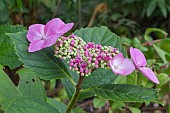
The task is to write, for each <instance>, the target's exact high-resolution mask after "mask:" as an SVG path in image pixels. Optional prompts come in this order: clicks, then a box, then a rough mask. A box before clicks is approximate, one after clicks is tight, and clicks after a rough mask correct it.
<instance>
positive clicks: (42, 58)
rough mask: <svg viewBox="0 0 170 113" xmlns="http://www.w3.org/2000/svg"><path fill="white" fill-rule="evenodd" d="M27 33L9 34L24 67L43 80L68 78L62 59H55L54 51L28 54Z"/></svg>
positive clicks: (44, 50) (50, 49) (48, 50)
mask: <svg viewBox="0 0 170 113" xmlns="http://www.w3.org/2000/svg"><path fill="white" fill-rule="evenodd" d="M26 33H27V32H26V31H25V32H18V33H10V34H8V35H9V36H10V37H11V38H12V39H13V42H14V45H15V49H16V51H17V54H18V56H19V59H20V60H21V61H22V62H23V63H24V67H26V68H27V69H29V70H31V71H32V72H35V73H36V75H37V76H39V77H40V78H42V79H55V78H56V79H60V78H66V77H67V76H69V75H68V70H67V69H66V67H65V65H64V64H63V62H62V61H61V60H60V59H57V58H56V57H54V50H53V49H52V48H46V49H43V50H40V51H38V52H34V53H30V52H28V45H29V43H28V41H27V39H26Z"/></svg>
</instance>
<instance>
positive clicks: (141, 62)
mask: <svg viewBox="0 0 170 113" xmlns="http://www.w3.org/2000/svg"><path fill="white" fill-rule="evenodd" d="M130 55H131V58H132V60H133V63H134V65H135V67H136V68H137V69H138V70H139V71H141V73H142V74H143V75H144V76H145V77H146V78H148V79H149V80H151V81H152V82H154V83H156V84H159V80H158V79H157V77H156V75H155V73H154V72H153V71H152V70H151V69H150V68H148V67H146V64H147V62H146V58H145V56H144V54H143V53H142V52H141V51H140V50H139V49H136V48H133V47H131V48H130Z"/></svg>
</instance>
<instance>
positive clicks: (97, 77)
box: [79, 68, 117, 100]
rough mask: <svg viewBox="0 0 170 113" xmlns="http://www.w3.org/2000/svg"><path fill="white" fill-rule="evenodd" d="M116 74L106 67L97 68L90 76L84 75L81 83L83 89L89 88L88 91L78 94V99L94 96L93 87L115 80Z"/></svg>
mask: <svg viewBox="0 0 170 113" xmlns="http://www.w3.org/2000/svg"><path fill="white" fill-rule="evenodd" d="M116 78H117V75H115V74H114V73H113V72H112V71H111V70H106V69H101V68H99V69H97V70H95V71H94V72H93V73H92V74H91V75H90V76H88V77H85V78H84V81H83V83H82V88H83V89H88V88H91V89H92V90H89V92H85V93H84V92H83V93H81V95H80V98H79V99H80V100H82V99H85V98H88V97H91V96H94V95H95V92H94V91H93V87H95V86H100V85H102V84H111V83H113V82H114V81H115V79H116Z"/></svg>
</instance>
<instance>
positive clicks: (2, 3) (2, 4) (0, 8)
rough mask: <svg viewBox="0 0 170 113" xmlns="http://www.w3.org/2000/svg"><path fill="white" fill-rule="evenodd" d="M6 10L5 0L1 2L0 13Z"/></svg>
mask: <svg viewBox="0 0 170 113" xmlns="http://www.w3.org/2000/svg"><path fill="white" fill-rule="evenodd" d="M4 8H5V4H4V1H3V0H0V11H3V10H4Z"/></svg>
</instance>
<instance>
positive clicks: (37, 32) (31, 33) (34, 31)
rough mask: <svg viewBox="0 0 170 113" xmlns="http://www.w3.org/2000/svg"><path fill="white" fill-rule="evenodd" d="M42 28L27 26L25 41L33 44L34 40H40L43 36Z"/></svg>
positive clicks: (39, 25) (41, 25) (41, 26)
mask: <svg viewBox="0 0 170 113" xmlns="http://www.w3.org/2000/svg"><path fill="white" fill-rule="evenodd" d="M44 27H45V25H43V24H34V25H31V26H29V28H28V33H27V35H26V37H27V39H28V40H29V41H30V42H34V41H36V40H41V39H42V36H43V35H44Z"/></svg>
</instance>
